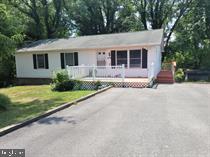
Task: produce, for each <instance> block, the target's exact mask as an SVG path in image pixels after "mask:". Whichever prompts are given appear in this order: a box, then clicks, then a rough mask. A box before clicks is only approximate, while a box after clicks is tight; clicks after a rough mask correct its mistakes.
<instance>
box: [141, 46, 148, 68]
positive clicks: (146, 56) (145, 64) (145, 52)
mask: <svg viewBox="0 0 210 157" xmlns="http://www.w3.org/2000/svg"><path fill="white" fill-rule="evenodd" d="M147 52H148V51H147V50H146V49H142V68H143V69H147V58H148V53H147Z"/></svg>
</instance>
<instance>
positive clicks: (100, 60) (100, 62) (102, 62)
mask: <svg viewBox="0 0 210 157" xmlns="http://www.w3.org/2000/svg"><path fill="white" fill-rule="evenodd" d="M97 66H106V52H97Z"/></svg>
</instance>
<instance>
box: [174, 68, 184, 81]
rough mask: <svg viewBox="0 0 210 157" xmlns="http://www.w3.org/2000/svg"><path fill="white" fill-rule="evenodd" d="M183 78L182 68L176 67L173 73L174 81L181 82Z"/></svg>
mask: <svg viewBox="0 0 210 157" xmlns="http://www.w3.org/2000/svg"><path fill="white" fill-rule="evenodd" d="M184 79H185V74H184V70H183V69H178V70H177V71H176V73H175V80H176V82H183V81H184Z"/></svg>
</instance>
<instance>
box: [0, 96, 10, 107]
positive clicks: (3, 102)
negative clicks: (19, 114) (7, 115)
mask: <svg viewBox="0 0 210 157" xmlns="http://www.w3.org/2000/svg"><path fill="white" fill-rule="evenodd" d="M10 103H11V101H10V99H9V98H8V97H7V96H5V95H3V94H0V110H7V109H8V107H9V105H10Z"/></svg>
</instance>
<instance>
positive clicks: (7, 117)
mask: <svg viewBox="0 0 210 157" xmlns="http://www.w3.org/2000/svg"><path fill="white" fill-rule="evenodd" d="M93 92H94V91H87V90H85V91H70V92H53V91H51V89H50V86H46V85H44V86H17V87H11V88H3V89H0V94H1V96H2V97H8V98H9V101H8V102H10V104H6V105H7V106H6V108H7V109H6V110H5V109H0V128H2V127H5V126H8V125H10V124H14V123H17V122H21V121H24V120H28V119H31V118H33V117H36V116H37V115H40V114H42V113H44V112H45V111H47V110H49V109H52V108H54V107H57V106H59V105H61V104H63V103H66V102H70V101H73V100H75V99H78V98H80V97H83V96H85V95H88V94H90V93H93Z"/></svg>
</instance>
